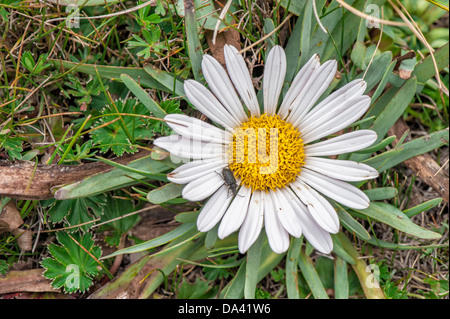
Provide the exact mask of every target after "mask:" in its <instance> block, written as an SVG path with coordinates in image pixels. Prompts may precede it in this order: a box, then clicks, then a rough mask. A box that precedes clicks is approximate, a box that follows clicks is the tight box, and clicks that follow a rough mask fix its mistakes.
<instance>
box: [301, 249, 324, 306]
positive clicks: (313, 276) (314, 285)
mask: <svg viewBox="0 0 450 319" xmlns="http://www.w3.org/2000/svg"><path fill="white" fill-rule="evenodd" d="M298 266H299V267H300V270H301V272H302V275H303V277H304V278H305V280H306V282H307V283H308V286H309V288H310V289H311V293H312V294H313V296H314V298H316V299H329V296H328V294H327V292H326V291H325V288H324V286H323V284H322V281H321V280H320V277H319V275H318V274H317V271H316V269H315V267H314V264H313V262H312V260H311V258H310V257H309V256H307V255H305V253H304V252H303V251H300V256H299V259H298Z"/></svg>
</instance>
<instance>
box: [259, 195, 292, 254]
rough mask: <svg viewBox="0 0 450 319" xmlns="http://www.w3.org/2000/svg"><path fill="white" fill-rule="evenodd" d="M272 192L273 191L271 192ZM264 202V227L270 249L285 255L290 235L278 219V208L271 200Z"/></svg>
mask: <svg viewBox="0 0 450 319" xmlns="http://www.w3.org/2000/svg"><path fill="white" fill-rule="evenodd" d="M269 192H272V190H269ZM265 195H266V200H265V202H264V204H265V205H264V206H265V207H264V227H265V229H266V234H267V238H268V240H269V246H270V248H271V249H272V250H273V251H274V252H275V253H277V254H281V253H284V252H285V251H286V250H287V249H288V248H289V234H288V232H287V231H286V230H285V229H284V227H283V225H282V224H281V222H280V221H279V219H278V217H277V215H276V214H277V213H276V211H275V209H276V207H275V205H274V203H273V201H272V200H271V198H267V197H268V194H265Z"/></svg>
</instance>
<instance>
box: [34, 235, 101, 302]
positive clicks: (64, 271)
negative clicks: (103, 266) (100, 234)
mask: <svg viewBox="0 0 450 319" xmlns="http://www.w3.org/2000/svg"><path fill="white" fill-rule="evenodd" d="M56 238H57V240H58V242H59V243H60V244H61V245H60V246H59V245H56V244H50V245H49V246H48V250H49V251H50V254H51V255H52V258H51V257H48V258H44V259H43V260H42V262H41V265H42V266H43V267H44V268H45V269H46V270H45V271H44V276H45V277H46V278H49V279H52V280H53V281H52V286H53V287H55V288H61V287H63V288H64V291H65V292H66V293H74V292H77V291H80V292H84V291H86V290H87V289H88V288H89V287H90V286H91V285H92V284H93V281H92V278H93V277H94V276H96V275H97V274H98V273H99V270H98V265H99V264H98V262H97V261H96V260H95V259H94V258H96V259H97V260H98V258H100V256H101V249H100V247H97V246H95V245H94V240H93V238H92V235H91V234H90V233H85V234H84V235H82V236H81V235H80V234H78V233H76V234H73V235H72V236H71V235H69V234H67V233H65V232H58V233H57V234H56ZM75 240H76V241H77V242H78V243H79V244H80V245H81V246H82V247H80V246H79V245H78V244H77V243H76V242H75ZM83 248H84V249H83ZM86 251H87V252H89V253H87V252H86ZM91 255H92V256H91ZM93 257H94V258H93Z"/></svg>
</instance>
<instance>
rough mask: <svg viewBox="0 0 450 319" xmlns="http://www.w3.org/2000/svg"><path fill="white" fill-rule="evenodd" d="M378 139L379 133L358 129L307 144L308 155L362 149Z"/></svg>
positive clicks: (335, 153)
mask: <svg viewBox="0 0 450 319" xmlns="http://www.w3.org/2000/svg"><path fill="white" fill-rule="evenodd" d="M376 140H377V133H375V132H374V131H371V130H358V131H353V132H349V133H344V134H342V135H339V136H336V137H333V138H330V139H328V140H326V141H322V142H318V143H315V144H311V145H306V146H305V154H306V156H332V155H339V154H345V153H350V152H354V151H358V150H362V149H364V148H366V147H368V146H370V145H372V144H373V143H374V142H375V141H376Z"/></svg>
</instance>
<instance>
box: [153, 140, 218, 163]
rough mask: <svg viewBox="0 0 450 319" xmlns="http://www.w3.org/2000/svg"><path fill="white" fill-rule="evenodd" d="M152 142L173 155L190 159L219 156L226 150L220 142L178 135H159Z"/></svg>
mask: <svg viewBox="0 0 450 319" xmlns="http://www.w3.org/2000/svg"><path fill="white" fill-rule="evenodd" d="M153 144H154V145H156V146H159V147H161V148H163V149H165V150H167V151H169V152H170V153H171V154H173V155H176V156H180V157H185V158H192V159H207V158H214V157H215V158H221V157H223V156H224V154H225V152H226V151H225V148H224V145H222V144H217V143H211V142H210V143H206V142H201V141H197V140H191V139H189V138H186V137H183V136H180V135H169V136H163V137H159V138H157V139H156V140H155V141H154V142H153Z"/></svg>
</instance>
